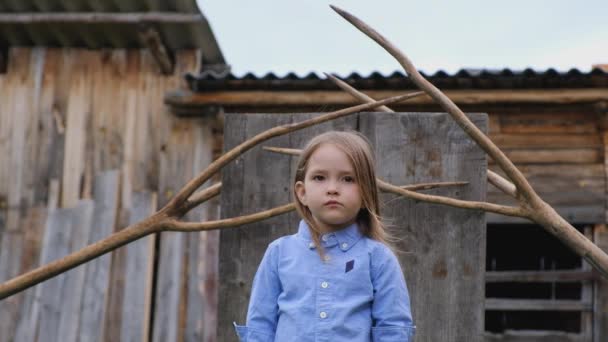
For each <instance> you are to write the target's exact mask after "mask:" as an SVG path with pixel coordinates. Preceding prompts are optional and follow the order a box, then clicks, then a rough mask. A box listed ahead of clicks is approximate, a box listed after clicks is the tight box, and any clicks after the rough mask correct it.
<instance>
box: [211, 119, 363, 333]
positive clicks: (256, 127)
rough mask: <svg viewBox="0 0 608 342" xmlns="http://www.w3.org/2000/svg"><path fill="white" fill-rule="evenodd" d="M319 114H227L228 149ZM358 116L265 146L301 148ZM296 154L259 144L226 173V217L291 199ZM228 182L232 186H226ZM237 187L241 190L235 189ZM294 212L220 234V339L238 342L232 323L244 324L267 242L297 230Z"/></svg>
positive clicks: (346, 126) (353, 122)
mask: <svg viewBox="0 0 608 342" xmlns="http://www.w3.org/2000/svg"><path fill="white" fill-rule="evenodd" d="M315 115H316V114H292V115H275V114H226V116H225V126H224V132H225V135H224V142H225V144H224V150H228V149H230V148H232V147H234V146H236V145H237V144H239V143H241V142H243V141H244V140H245V139H247V138H248V137H251V136H253V135H255V134H256V133H259V132H261V131H263V130H265V129H267V128H270V127H274V126H277V125H281V124H286V123H290V122H300V121H303V120H305V119H309V118H312V117H313V116H315ZM356 122H357V121H356V116H350V117H347V118H342V119H339V120H336V121H334V122H328V123H324V124H321V125H318V126H312V127H309V128H306V129H303V130H301V131H298V132H294V133H293V134H290V135H288V136H281V137H276V138H273V139H271V140H269V141H267V142H265V143H264V144H263V145H264V146H280V147H292V148H302V147H303V145H304V144H305V142H307V141H308V140H309V139H310V138H312V137H313V136H315V135H317V134H319V133H321V132H324V131H327V130H331V129H355V128H356ZM295 163H296V160H295V158H291V157H288V156H283V155H280V154H275V153H270V152H267V151H264V150H262V146H256V147H255V148H253V149H252V150H250V151H248V152H247V153H246V154H244V155H242V156H241V157H239V158H237V159H236V160H235V161H234V162H233V163H231V164H229V165H228V166H227V168H225V169H224V170H223V172H222V182H223V183H222V184H223V185H222V187H223V188H224V189H235V191H223V192H222V193H223V195H222V197H221V203H222V207H221V208H222V209H221V215H222V217H223V218H227V217H233V216H238V215H244V214H247V213H253V212H255V211H258V210H263V209H268V208H271V207H274V206H278V205H282V204H284V203H287V202H288V201H291V200H293V198H292V197H291V182H292V177H293V174H294V173H295ZM226 186H228V188H225V187H226ZM237 189H238V190H237ZM298 221H299V219H298V218H297V215H296V214H295V213H291V214H289V215H282V216H277V217H273V218H271V219H269V220H265V221H263V222H258V223H255V224H251V225H246V226H243V227H240V228H236V229H231V230H227V231H221V232H220V264H219V277H220V280H219V284H220V288H219V305H218V337H217V340H218V341H236V340H237V337H236V334H235V332H234V327H233V325H232V322H233V321H236V322H237V323H238V324H245V318H246V314H247V306H248V303H249V296H250V292H251V283H252V281H253V277H254V274H255V271H256V269H257V266H258V264H259V262H260V260H261V259H262V256H263V254H264V252H265V250H266V247H267V246H268V244H269V243H270V242H271V241H272V240H274V239H276V238H278V237H280V236H283V235H286V234H293V233H295V232H296V231H297V223H298Z"/></svg>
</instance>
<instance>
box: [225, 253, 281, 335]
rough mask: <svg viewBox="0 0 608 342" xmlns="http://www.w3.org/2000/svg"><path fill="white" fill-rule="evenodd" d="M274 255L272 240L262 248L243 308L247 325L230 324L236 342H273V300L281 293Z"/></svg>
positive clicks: (275, 306) (275, 301) (276, 318)
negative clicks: (237, 341)
mask: <svg viewBox="0 0 608 342" xmlns="http://www.w3.org/2000/svg"><path fill="white" fill-rule="evenodd" d="M277 253H278V244H277V241H274V242H272V243H270V244H269V245H268V248H266V252H265V253H264V257H263V258H262V261H261V262H260V265H259V266H258V269H257V271H256V273H255V276H254V278H253V284H252V287H251V296H250V297H249V307H248V309H247V324H246V325H237V324H236V322H233V324H234V328H235V331H236V334H237V336H238V337H239V341H240V342H258V341H259V342H268V341H274V335H275V332H276V327H277V321H278V311H279V310H278V309H279V307H278V303H277V299H278V297H279V294H280V293H281V282H280V280H279V275H278V262H277V259H278V258H277Z"/></svg>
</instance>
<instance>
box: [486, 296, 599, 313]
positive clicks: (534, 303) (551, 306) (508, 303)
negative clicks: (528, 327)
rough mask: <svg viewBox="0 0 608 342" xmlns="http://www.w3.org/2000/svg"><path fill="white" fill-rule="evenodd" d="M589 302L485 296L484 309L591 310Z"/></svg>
mask: <svg viewBox="0 0 608 342" xmlns="http://www.w3.org/2000/svg"><path fill="white" fill-rule="evenodd" d="M592 306H593V305H592V303H591V302H583V301H580V300H570V299H560V300H555V299H502V298H486V301H485V307H486V310H500V311H506V310H515V311H521V310H539V311H591V310H592Z"/></svg>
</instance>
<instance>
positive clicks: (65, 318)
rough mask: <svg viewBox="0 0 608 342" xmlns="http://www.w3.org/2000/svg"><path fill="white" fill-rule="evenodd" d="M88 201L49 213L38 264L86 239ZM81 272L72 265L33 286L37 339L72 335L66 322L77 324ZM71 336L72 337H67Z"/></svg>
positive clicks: (53, 258)
mask: <svg viewBox="0 0 608 342" xmlns="http://www.w3.org/2000/svg"><path fill="white" fill-rule="evenodd" d="M92 209H93V206H92V202H91V201H89V200H86V201H81V202H79V203H78V205H77V206H76V207H74V208H66V209H58V210H55V211H52V212H51V213H50V214H49V218H48V220H47V225H46V228H45V236H44V242H43V249H42V252H41V261H40V263H41V264H46V263H49V262H50V261H53V260H56V259H58V258H60V257H62V256H65V255H67V254H69V253H70V252H72V251H74V250H75V249H79V248H80V247H81V246H82V245H84V243H85V242H86V238H85V237H86V235H85V233H86V231H83V230H88V227H87V222H88V223H89V225H88V226H89V227H90V222H91V221H90V220H91V215H92V212H93V210H92ZM81 275H84V272H83V269H82V267H78V268H75V269H73V270H70V271H68V272H66V273H63V274H60V275H58V276H56V277H55V278H52V279H49V280H47V281H45V282H43V283H41V284H39V285H37V286H36V297H35V305H34V308H33V310H32V311H33V315H32V322H36V329H34V331H35V335H36V336H37V338H38V341H57V340H63V338H68V337H75V336H74V335H71V334H72V333H75V332H74V331H73V330H71V329H69V327H70V325H71V326H74V327H77V326H78V323H77V322H78V317H77V316H78V313H79V310H78V309H79V305H80V298H81V294H82V292H81V291H82V284H81V283H80V282H79V280H80V279H81V278H84V277H82V276H81ZM70 340H73V339H70Z"/></svg>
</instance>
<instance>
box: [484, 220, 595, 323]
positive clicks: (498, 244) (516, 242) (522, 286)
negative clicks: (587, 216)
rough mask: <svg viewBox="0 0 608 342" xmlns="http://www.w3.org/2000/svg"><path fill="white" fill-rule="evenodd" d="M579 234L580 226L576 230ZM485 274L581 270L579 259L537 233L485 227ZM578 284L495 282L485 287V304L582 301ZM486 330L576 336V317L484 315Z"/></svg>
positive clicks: (541, 312)
mask: <svg viewBox="0 0 608 342" xmlns="http://www.w3.org/2000/svg"><path fill="white" fill-rule="evenodd" d="M575 228H577V229H578V230H579V231H581V232H583V229H584V226H575ZM486 251H487V252H486V271H487V272H491V271H552V270H573V269H581V267H582V263H581V262H582V260H581V258H580V257H579V256H578V255H576V254H575V253H573V252H572V251H570V249H568V248H567V247H566V246H565V245H564V244H563V243H562V242H561V241H559V240H558V239H557V238H556V237H554V236H553V235H551V234H549V233H548V232H546V231H545V230H544V229H543V228H542V227H540V226H538V225H532V224H490V225H488V229H487V249H486ZM582 290H583V285H582V282H561V283H560V282H533V283H532V282H529V283H526V282H496V283H487V284H486V298H493V299H494V298H499V299H505V300H511V299H517V300H526V299H528V300H543V301H547V300H581V293H582ZM485 330H486V331H489V332H493V333H501V332H504V331H505V330H553V331H565V332H574V333H578V332H581V312H580V311H548V310H545V309H541V308H539V309H538V310H527V311H520V310H517V309H513V310H512V311H511V310H490V309H488V310H486V314H485Z"/></svg>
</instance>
